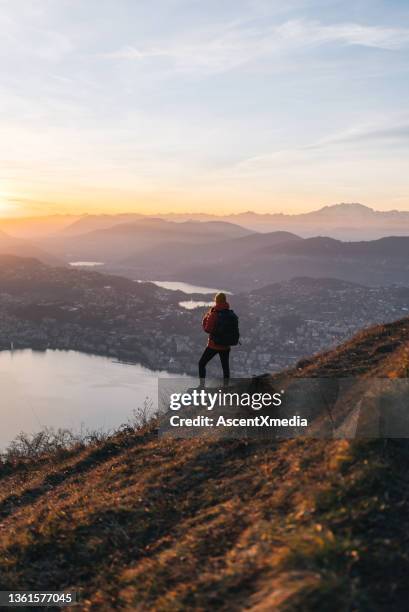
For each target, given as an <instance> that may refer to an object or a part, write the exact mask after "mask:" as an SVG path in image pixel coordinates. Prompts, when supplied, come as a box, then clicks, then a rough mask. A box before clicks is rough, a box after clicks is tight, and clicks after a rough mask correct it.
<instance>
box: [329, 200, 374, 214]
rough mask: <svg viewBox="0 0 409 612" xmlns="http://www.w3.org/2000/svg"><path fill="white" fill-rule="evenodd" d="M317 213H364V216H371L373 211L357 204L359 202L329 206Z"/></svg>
mask: <svg viewBox="0 0 409 612" xmlns="http://www.w3.org/2000/svg"><path fill="white" fill-rule="evenodd" d="M317 212H319V213H336V214H339V213H340V212H341V213H343V212H345V213H360V214H362V213H364V214H373V213H374V212H375V211H374V209H373V208H370V207H369V206H365V205H364V204H359V202H340V203H339V204H331V205H329V206H324V207H323V208H320V209H319V210H318V211H317Z"/></svg>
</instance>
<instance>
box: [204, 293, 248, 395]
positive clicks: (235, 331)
mask: <svg viewBox="0 0 409 612" xmlns="http://www.w3.org/2000/svg"><path fill="white" fill-rule="evenodd" d="M214 301H215V305H214V306H212V308H210V310H209V311H208V312H207V313H206V314H205V316H204V318H203V321H202V326H203V329H204V331H205V332H206V333H207V334H209V339H208V341H207V347H206V348H205V350H204V352H203V355H202V356H201V358H200V361H199V378H200V383H201V384H202V385H203V384H204V382H205V378H206V365H207V364H208V363H209V361H210V360H211V359H213V357H214V356H215V355H217V354H219V357H220V361H221V364H222V369H223V378H224V382H225V383H227V382H228V380H229V378H230V364H229V358H230V347H231V346H234V345H236V344H238V342H239V336H240V334H239V319H238V317H237V315H236V314H235V313H234V312H233V310H230V305H229V303H228V301H227V299H226V294H225V293H222V292H220V293H217V294H216V295H215V298H214Z"/></svg>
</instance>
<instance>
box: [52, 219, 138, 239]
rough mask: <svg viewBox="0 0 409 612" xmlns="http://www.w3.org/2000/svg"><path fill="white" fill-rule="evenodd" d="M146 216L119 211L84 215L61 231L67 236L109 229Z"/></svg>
mask: <svg viewBox="0 0 409 612" xmlns="http://www.w3.org/2000/svg"><path fill="white" fill-rule="evenodd" d="M142 218H144V215H141V214H139V213H119V214H112V215H107V214H106V215H83V216H82V217H80V218H79V219H76V220H74V222H73V223H70V224H69V225H68V226H66V227H64V228H63V229H62V231H61V233H62V234H64V235H66V236H76V235H79V234H84V233H86V232H92V231H94V230H100V229H108V228H110V227H113V226H114V225H119V224H121V223H132V222H133V221H139V219H142Z"/></svg>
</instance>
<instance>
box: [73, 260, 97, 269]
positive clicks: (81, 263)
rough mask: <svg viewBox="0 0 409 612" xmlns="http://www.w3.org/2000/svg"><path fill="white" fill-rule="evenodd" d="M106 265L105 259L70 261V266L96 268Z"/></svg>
mask: <svg viewBox="0 0 409 612" xmlns="http://www.w3.org/2000/svg"><path fill="white" fill-rule="evenodd" d="M104 265H105V264H104V262H103V261H70V266H73V267H74V268H95V267H97V266H104Z"/></svg>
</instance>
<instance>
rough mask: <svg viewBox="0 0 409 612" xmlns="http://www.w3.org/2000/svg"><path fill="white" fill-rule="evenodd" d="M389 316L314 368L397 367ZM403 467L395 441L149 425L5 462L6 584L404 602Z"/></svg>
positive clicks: (236, 601)
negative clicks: (188, 431)
mask: <svg viewBox="0 0 409 612" xmlns="http://www.w3.org/2000/svg"><path fill="white" fill-rule="evenodd" d="M394 325H395V327H392V326H391V328H390V329H389V330H388V329H387V328H386V327H387V326H385V327H384V328H378V330H379V332H380V333H377V332H376V330H375V331H374V330H372V331H371V332H370V333H368V334H366V335H365V334H364V335H361V336H360V337H359V338H358V339H357V340H355V343H354V344H351V343H350V344H349V346H348V349H344V348H340V349H338V350H337V351H335V352H334V353H332V356H331V354H327V355H325V356H323V357H322V358H321V359H320V360H317V361H316V363H315V373H317V372H319V374H317V375H321V374H322V371H326V372H328V373H329V372H331V367H332V368H333V370H332V371H334V372H335V371H336V372H338V371H339V367H340V364H344V372H345V371H346V368H347V366H348V363H349V367H350V370H351V369H352V370H353V371H355V369H356V368H357V367H358V361H359V359H361V366H359V367H361V368H362V371H361V374H362V375H367V374H368V373H369V372H370V368H371V367H373V368H374V370H376V371H377V372H378V371H379V368H381V364H382V363H383V367H384V372H386V373H387V375H389V374H390V375H393V372H395V371H396V368H397V367H398V366H399V367H400V368H401V370H400V372H404V370H405V368H407V362H405V361H404V360H405V355H406V352H405V351H406V341H407V335H408V336H409V328H408V329H407V328H406V322H403V323H401V326H402V329H401V330H399V326H398V324H394ZM384 331H385V333H384ZM371 335H372V345H371V344H370V337H371ZM381 336H382V338H383V340H380V341H379V338H380V337H381ZM399 337H400V338H401V340H400V341H398V344H397V346H395V347H394V348H393V351H382V350H381V351H379V350H378V349H379V347H380V346H384V345H385V343H386V344H387V343H389V342H395V341H396V339H397V338H399ZM362 346H365V348H362ZM370 346H372V347H373V350H374V353H373V354H374V355H378V357H379V358H378V357H376V358H375V357H374V359H373V362H372V366H371V360H370V359H369V360H368V349H369V348H370ZM348 353H349V362H348ZM313 367H314V366H313V365H308V366H306V372H307V374H308V375H311V374H312V373H313ZM408 463H409V445H408V444H406V442H404V441H399V440H395V441H391V440H390V441H388V442H387V443H385V442H384V441H361V442H358V441H356V442H347V441H343V440H339V441H332V442H328V441H318V440H299V439H298V440H288V441H283V442H280V443H278V442H277V443H272V442H271V441H270V442H260V441H254V442H250V441H247V442H246V441H229V442H227V441H217V440H213V441H211V442H209V441H208V440H205V439H195V440H171V439H160V440H159V439H158V438H157V434H156V430H155V429H154V427H152V426H150V425H145V427H143V428H142V429H140V430H138V431H135V430H133V429H131V428H127V429H126V430H124V431H122V432H119V433H117V434H115V435H114V436H111V437H109V438H108V439H106V440H102V441H98V440H96V441H95V440H94V441H92V442H91V444H90V445H88V446H86V447H80V446H78V447H77V448H74V449H71V450H69V449H66V450H65V451H64V453H60V454H59V453H51V454H47V453H46V454H41V453H40V454H39V455H36V457H35V458H34V459H31V460H26V459H24V458H23V457H21V456H20V457H15V458H14V459H12V458H9V460H8V461H6V462H4V463H3V464H2V466H1V468H0V480H1V484H2V486H1V489H0V588H1V589H2V590H5V589H33V590H34V589H40V588H42V589H44V588H48V589H65V588H67V589H68V588H70V589H75V590H79V591H80V592H81V594H82V603H81V606H80V609H81V610H112V609H121V610H141V611H144V610H146V611H148V610H160V611H172V612H174V611H178V610H181V611H183V610H203V611H204V610H209V609H216V610H243V609H251V610H255V611H257V612H262V611H267V610H268V611H270V610H283V611H288V610H300V611H308V610H311V611H312V610H314V611H315V610H322V611H327V610H337V612H342V611H345V612H347V611H352V610H359V611H368V612H369V611H371V612H372V611H377V610H379V611H381V610H382V611H383V610H385V611H386V610H394V611H398V612H399V611H401V610H402V611H403V610H407V602H408V601H409V584H408V581H407V575H408V572H409V554H408V553H409V545H408V535H407V534H408V533H409V529H408V528H409V512H408V510H409V500H408V495H407V491H408V485H409V469H408V468H409V465H408Z"/></svg>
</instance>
